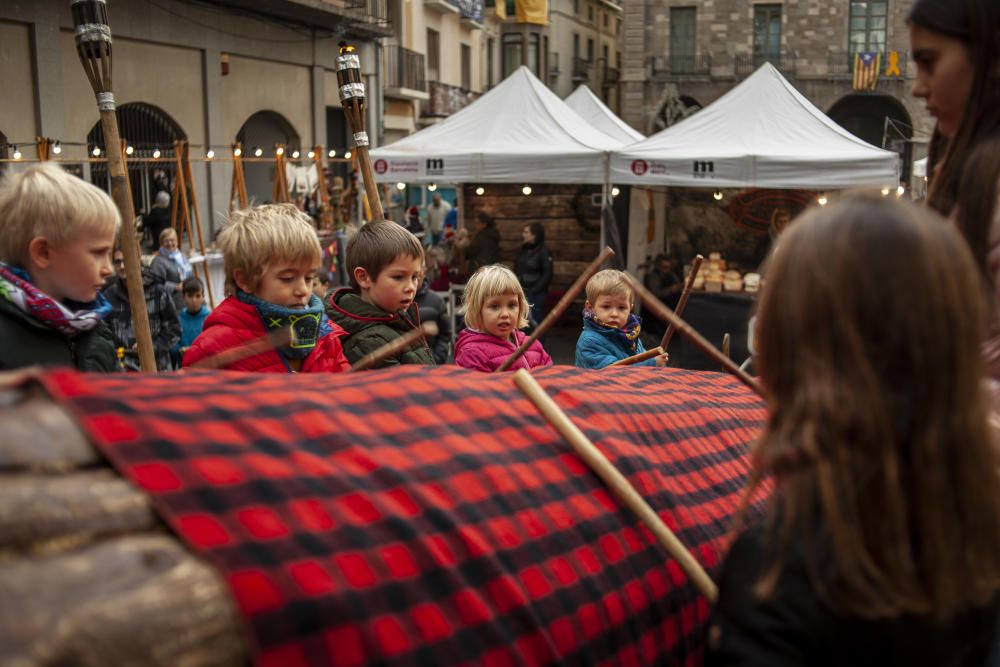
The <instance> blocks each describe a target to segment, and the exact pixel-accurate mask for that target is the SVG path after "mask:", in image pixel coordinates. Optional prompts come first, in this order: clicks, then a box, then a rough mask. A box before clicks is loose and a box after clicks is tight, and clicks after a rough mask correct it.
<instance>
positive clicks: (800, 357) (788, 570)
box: [707, 195, 1000, 667]
mask: <svg viewBox="0 0 1000 667" xmlns="http://www.w3.org/2000/svg"><path fill="white" fill-rule="evenodd" d="M887 247H889V248H892V252H886V248H887ZM819 265H822V266H823V271H817V270H816V266H819ZM859 272H864V273H865V275H866V280H863V281H860V280H856V277H857V275H858V274H859ZM900 276H906V279H905V280H903V281H900V280H899V277H900ZM817 322H837V323H838V324H837V326H835V327H831V326H826V327H817V326H816V323H817ZM756 326H757V335H756V337H755V338H756V346H757V350H758V357H757V362H756V363H757V365H758V369H759V371H760V380H761V383H762V385H763V386H764V389H765V395H766V397H767V403H768V406H767V407H768V415H769V416H768V420H767V424H766V427H765V430H764V432H763V433H762V435H761V437H760V439H759V441H758V442H757V443H756V445H755V447H754V449H753V451H752V456H753V459H752V460H753V466H754V469H753V472H752V474H751V477H750V484H749V488H748V489H747V491H746V492H745V493H744V495H743V498H744V516H746V515H747V514H750V515H751V518H749V519H748V520H747V522H746V525H744V526H743V528H742V530H741V531H740V532H739V534H738V535H737V536H736V538H735V540H734V541H733V543H732V544H731V546H730V548H729V552H728V554H727V555H726V556H725V559H724V563H723V566H722V570H721V573H720V578H719V595H718V600H717V602H716V605H715V608H714V609H713V611H712V613H711V617H710V629H709V633H708V637H709V655H708V658H707V665H708V666H709V667H716V666H720V667H731V666H740V665H768V666H769V667H783V666H785V665H789V666H790V665H813V666H825V665H830V666H833V665H890V664H891V665H907V666H916V667H920V666H924V665H926V666H931V665H935V666H937V665H951V666H954V667H958V666H965V665H969V666H972V665H976V666H980V665H987V664H990V663H988V662H987V660H988V657H989V654H990V649H991V646H992V645H993V642H994V637H995V633H996V630H997V624H996V619H997V611H998V608H1000V539H998V536H1000V475H998V474H997V463H998V453H997V450H996V449H995V446H994V443H993V439H992V434H991V429H990V425H989V421H988V408H987V396H986V392H985V391H984V389H983V384H982V377H983V362H982V357H981V355H980V353H979V342H980V338H981V335H982V330H983V326H984V308H983V300H982V298H981V289H980V277H979V273H978V272H977V271H976V268H975V264H974V262H973V259H972V257H971V255H970V253H969V250H968V247H967V246H966V244H965V243H964V241H963V240H962V239H961V237H960V235H959V234H958V233H957V232H956V231H955V229H954V228H953V227H952V226H950V225H946V224H943V222H942V221H941V219H940V218H938V217H937V216H936V215H933V214H932V213H930V212H928V211H927V210H926V209H921V208H918V207H916V206H913V205H910V204H905V203H903V202H897V201H892V200H889V199H885V198H883V197H881V196H878V195H874V196H872V195H865V196H849V197H847V198H845V199H843V200H841V201H840V202H838V203H837V204H835V205H832V206H828V207H826V208H815V209H812V211H810V212H808V213H806V215H805V216H804V217H803V218H801V219H799V220H798V221H796V223H795V224H794V225H793V226H791V227H790V228H789V229H788V230H786V231H785V233H784V234H782V238H781V243H780V244H779V245H778V248H777V250H776V252H775V253H774V255H773V256H772V258H771V260H770V264H769V271H768V282H767V286H766V287H765V290H764V292H763V294H762V295H761V301H760V308H759V311H758V316H757V324H756ZM943 342H946V343H943ZM765 483H768V484H773V486H772V488H771V491H770V494H769V497H768V499H767V501H766V505H765V509H764V511H763V515H762V516H760V517H758V516H756V512H755V511H752V509H751V501H752V499H754V498H756V497H759V496H758V495H757V494H756V491H759V490H760V489H761V487H762V485H763V484H765Z"/></svg>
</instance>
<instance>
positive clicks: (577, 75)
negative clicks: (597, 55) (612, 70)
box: [573, 58, 593, 82]
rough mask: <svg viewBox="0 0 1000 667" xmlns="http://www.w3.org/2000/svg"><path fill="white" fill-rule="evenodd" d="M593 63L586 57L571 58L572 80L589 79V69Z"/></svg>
mask: <svg viewBox="0 0 1000 667" xmlns="http://www.w3.org/2000/svg"><path fill="white" fill-rule="evenodd" d="M591 67H593V63H592V62H590V61H589V60H587V59H586V58H573V81H577V82H579V81H587V80H588V79H590V69H591Z"/></svg>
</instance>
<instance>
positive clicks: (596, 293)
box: [574, 269, 668, 368]
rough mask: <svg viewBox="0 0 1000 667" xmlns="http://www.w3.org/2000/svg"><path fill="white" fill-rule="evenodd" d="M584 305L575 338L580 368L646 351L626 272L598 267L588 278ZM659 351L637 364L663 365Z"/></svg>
mask: <svg viewBox="0 0 1000 667" xmlns="http://www.w3.org/2000/svg"><path fill="white" fill-rule="evenodd" d="M586 292H587V301H586V302H585V303H584V307H583V333H581V334H580V338H579V339H577V341H576V361H575V362H574V365H575V366H577V367H579V368H605V367H606V366H610V365H611V364H613V363H615V362H616V361H621V360H622V359H627V358H628V357H631V356H633V355H636V354H641V353H643V352H645V351H646V348H645V347H644V346H643V344H642V340H640V338H639V333H640V332H641V331H642V322H641V320H640V319H639V316H638V315H636V314H635V313H633V312H632V306H633V304H634V298H633V294H632V288H631V286H630V285H629V284H628V280H626V279H625V274H624V273H622V272H621V271H616V270H615V269H604V270H603V271H598V272H597V273H595V274H594V275H593V276H591V278H590V280H588V281H587V287H586ZM667 360H668V356H667V355H666V354H661V355H658V356H656V357H653V358H652V359H647V360H646V361H641V362H639V363H637V364H635V365H636V366H666V364H667Z"/></svg>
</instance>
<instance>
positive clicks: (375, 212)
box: [337, 42, 385, 220]
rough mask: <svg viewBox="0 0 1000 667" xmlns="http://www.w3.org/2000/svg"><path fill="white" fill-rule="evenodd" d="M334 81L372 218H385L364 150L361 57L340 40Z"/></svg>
mask: <svg viewBox="0 0 1000 667" xmlns="http://www.w3.org/2000/svg"><path fill="white" fill-rule="evenodd" d="M337 84H338V85H339V86H340V104H341V106H343V108H344V115H345V116H346V117H347V124H348V125H350V126H351V133H352V134H353V135H354V149H355V155H356V156H357V158H358V165H360V167H361V177H362V178H364V181H365V197H367V198H368V206H369V208H371V211H372V220H385V214H384V213H382V202H381V201H380V200H379V197H378V186H377V185H376V184H375V172H373V171H372V160H371V156H370V155H369V154H368V132H366V131H365V84H364V82H363V81H362V80H361V61H360V59H358V54H356V53H355V52H354V47H353V46H349V45H348V44H347V43H346V42H341V43H340V55H339V56H338V57H337Z"/></svg>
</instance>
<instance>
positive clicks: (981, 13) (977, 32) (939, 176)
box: [907, 0, 1000, 215]
mask: <svg viewBox="0 0 1000 667" xmlns="http://www.w3.org/2000/svg"><path fill="white" fill-rule="evenodd" d="M907 20H908V22H909V23H913V24H916V25H919V26H921V27H923V28H926V29H928V30H932V31H934V32H938V33H942V34H945V35H949V36H951V37H954V38H957V39H959V40H961V41H962V42H964V43H965V45H966V49H967V51H968V56H969V62H970V63H972V70H973V74H972V88H971V90H970V92H969V99H968V101H967V102H966V105H965V113H964V115H963V116H962V122H961V125H959V128H958V130H957V131H956V132H955V136H953V137H951V138H950V139H945V138H944V137H943V136H941V135H940V134H939V133H938V131H937V128H935V131H934V136H933V137H932V138H931V144H930V147H931V150H930V153H929V154H928V159H927V175H928V177H929V178H928V180H929V181H930V191H929V192H928V194H927V204H928V205H929V206H930V207H931V208H933V209H935V210H937V211H939V212H940V213H942V214H945V215H947V214H948V213H949V212H950V211H951V209H952V207H953V206H954V205H955V201H956V199H957V198H958V190H959V185H960V183H961V176H962V169H963V167H964V166H965V162H966V160H967V159H968V157H969V154H970V153H971V152H972V151H973V150H974V149H975V148H976V146H977V145H978V144H979V143H980V142H982V141H983V140H984V139H986V138H988V137H991V136H996V135H997V134H998V133H1000V37H998V35H1000V2H997V0H917V2H915V3H914V4H913V8H912V9H911V10H910V15H909V17H908V19H907Z"/></svg>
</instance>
